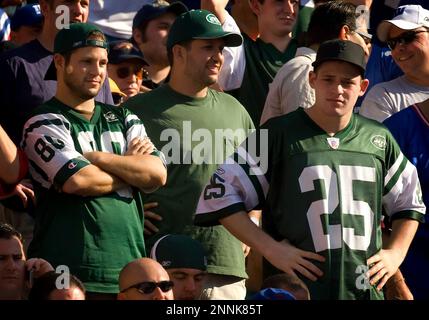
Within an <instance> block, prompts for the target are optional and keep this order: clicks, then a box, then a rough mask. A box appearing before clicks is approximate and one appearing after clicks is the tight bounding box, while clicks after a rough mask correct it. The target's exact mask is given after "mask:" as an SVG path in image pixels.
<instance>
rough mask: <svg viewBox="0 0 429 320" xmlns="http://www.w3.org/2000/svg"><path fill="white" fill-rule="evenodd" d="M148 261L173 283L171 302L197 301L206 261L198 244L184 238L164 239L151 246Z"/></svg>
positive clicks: (170, 237)
mask: <svg viewBox="0 0 429 320" xmlns="http://www.w3.org/2000/svg"><path fill="white" fill-rule="evenodd" d="M150 257H151V258H152V259H154V260H156V261H158V262H159V263H160V264H161V265H162V266H163V267H164V268H165V269H166V270H167V273H168V275H169V276H170V279H171V281H173V282H174V287H173V292H174V299H175V300H196V299H198V298H200V295H201V292H202V289H203V281H204V278H205V276H206V274H207V272H206V270H207V257H206V252H205V249H204V247H203V246H202V245H201V243H199V242H198V241H196V240H194V239H192V238H191V237H189V236H186V235H178V234H170V235H166V236H164V237H162V238H161V239H159V240H158V241H157V242H155V244H154V246H153V247H152V250H151V253H150Z"/></svg>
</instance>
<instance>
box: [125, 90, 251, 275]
mask: <svg viewBox="0 0 429 320" xmlns="http://www.w3.org/2000/svg"><path fill="white" fill-rule="evenodd" d="M124 106H125V107H127V108H129V109H130V110H131V111H133V112H134V113H136V114H137V115H138V116H139V117H140V119H141V120H142V121H143V122H144V123H145V127H146V130H147V132H148V134H149V136H150V137H151V139H152V141H153V142H154V143H155V145H156V146H159V148H160V150H161V151H163V152H164V155H165V156H166V159H167V170H168V178H167V184H166V185H165V186H164V187H163V188H160V189H158V190H157V191H155V192H153V193H151V194H145V195H144V201H145V203H148V202H158V203H159V206H158V207H157V208H154V209H153V211H154V212H155V213H157V214H159V215H161V216H162V218H163V219H162V221H160V222H158V221H155V222H154V224H155V225H156V226H157V227H158V228H159V230H160V231H159V232H158V233H157V234H156V235H155V236H153V237H149V238H147V239H146V243H147V246H148V248H149V247H151V246H152V245H153V244H154V242H155V241H156V240H157V239H158V238H159V237H160V236H162V235H164V234H167V233H188V234H191V235H192V236H193V237H194V238H196V239H197V240H199V241H200V242H201V243H202V244H203V245H204V246H205V247H206V249H207V251H208V272H211V273H216V274H225V275H234V276H238V277H241V278H245V277H247V275H246V273H245V268H244V256H243V251H242V248H241V244H240V242H239V241H238V240H237V239H236V238H235V237H233V236H232V235H231V234H230V233H229V232H228V231H227V230H226V229H225V228H224V227H223V226H216V227H212V228H199V227H194V226H193V217H194V213H195V208H196V205H197V201H198V198H199V196H200V194H201V191H202V188H203V186H204V185H205V184H206V183H207V181H208V180H209V179H210V176H211V175H212V173H213V172H214V171H215V170H216V168H217V166H218V165H219V164H220V163H223V161H224V160H225V159H226V155H230V154H232V153H233V151H234V149H235V147H236V146H238V145H239V144H240V143H241V142H242V141H243V140H244V139H245V138H246V136H247V134H248V130H249V129H252V128H253V124H252V121H251V119H250V117H249V115H248V113H247V112H246V110H245V109H244V108H243V106H241V105H240V103H238V101H237V100H236V99H234V98H233V97H231V96H230V95H227V94H225V93H220V92H217V91H214V90H210V89H209V90H208V93H207V96H206V97H205V98H192V97H188V96H184V95H181V94H179V93H177V92H175V91H173V90H172V89H171V88H170V86H169V85H168V84H167V85H163V86H161V87H159V88H157V89H155V90H152V91H150V92H148V93H145V94H142V95H138V96H136V97H133V98H130V99H129V100H128V101H127V102H126V103H125V105H124ZM226 129H231V130H230V131H231V132H232V131H234V132H235V133H236V134H235V135H231V134H228V132H227V131H225V130H226ZM231 132H230V133H231ZM226 145H229V147H228V148H227V147H226ZM204 147H207V148H206V149H205V150H204ZM212 150H214V151H213V152H212ZM151 210H152V209H151Z"/></svg>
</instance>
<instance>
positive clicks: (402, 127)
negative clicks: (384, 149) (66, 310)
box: [383, 100, 429, 300]
mask: <svg viewBox="0 0 429 320" xmlns="http://www.w3.org/2000/svg"><path fill="white" fill-rule="evenodd" d="M428 119H429V100H426V101H423V102H420V103H415V104H413V105H411V106H409V107H408V108H405V109H403V110H401V111H399V112H397V113H395V114H394V115H392V116H391V117H389V118H387V119H386V120H385V121H384V122H383V123H384V124H385V125H386V127H387V128H389V130H390V132H392V134H393V136H394V137H395V139H396V141H398V144H399V146H400V147H401V150H402V152H403V153H404V156H405V157H407V159H409V160H410V162H411V163H412V164H413V165H414V166H415V167H416V168H417V173H418V175H419V179H420V183H421V186H422V193H423V201H424V203H425V205H426V206H427V207H429V170H428V163H429V123H428ZM425 221H426V223H423V224H420V225H419V228H418V229H417V233H416V236H415V237H414V240H413V242H412V243H411V246H410V249H409V250H408V253H407V256H406V257H405V260H404V262H403V263H402V265H401V271H402V274H403V276H404V277H400V278H398V282H399V283H405V281H406V283H407V284H408V286H409V287H410V290H411V292H412V294H413V295H414V298H415V299H416V300H428V299H429V275H428V272H427V271H428V269H429V255H428V247H429V225H428V222H429V220H428V217H427V216H426V217H425ZM404 278H405V279H404ZM396 299H398V298H396Z"/></svg>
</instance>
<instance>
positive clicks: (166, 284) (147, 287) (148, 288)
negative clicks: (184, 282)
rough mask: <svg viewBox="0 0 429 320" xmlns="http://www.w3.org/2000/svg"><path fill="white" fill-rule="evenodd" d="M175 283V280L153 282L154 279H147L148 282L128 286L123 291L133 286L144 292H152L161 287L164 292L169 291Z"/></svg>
mask: <svg viewBox="0 0 429 320" xmlns="http://www.w3.org/2000/svg"><path fill="white" fill-rule="evenodd" d="M173 286H174V283H173V281H161V282H153V281H146V282H140V283H137V284H135V285H132V286H131V287H128V288H126V289H124V290H122V291H121V292H125V291H127V290H129V289H131V288H136V289H137V290H138V291H139V292H140V293H144V294H150V293H152V292H154V291H155V289H156V288H160V289H161V291H162V292H168V291H170V290H171V289H173Z"/></svg>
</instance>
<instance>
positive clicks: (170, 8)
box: [133, 0, 188, 29]
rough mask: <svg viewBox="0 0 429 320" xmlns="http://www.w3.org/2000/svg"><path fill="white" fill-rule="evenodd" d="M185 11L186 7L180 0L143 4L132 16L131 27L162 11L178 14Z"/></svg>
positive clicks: (161, 13)
mask: <svg viewBox="0 0 429 320" xmlns="http://www.w3.org/2000/svg"><path fill="white" fill-rule="evenodd" d="M186 11H188V8H187V7H186V6H185V5H184V4H183V3H182V2H180V1H177V2H173V3H171V4H170V3H168V2H167V1H164V0H158V1H154V2H153V3H152V4H145V5H144V6H143V7H141V8H140V10H139V11H137V13H136V15H135V16H134V19H133V29H135V28H138V27H140V26H141V24H142V23H143V22H145V21H149V20H153V19H155V18H158V17H159V16H161V15H163V14H164V13H167V12H171V13H174V14H176V15H177V16H179V15H181V14H182V13H185V12H186Z"/></svg>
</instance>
